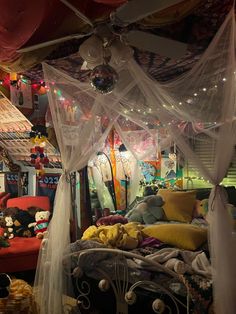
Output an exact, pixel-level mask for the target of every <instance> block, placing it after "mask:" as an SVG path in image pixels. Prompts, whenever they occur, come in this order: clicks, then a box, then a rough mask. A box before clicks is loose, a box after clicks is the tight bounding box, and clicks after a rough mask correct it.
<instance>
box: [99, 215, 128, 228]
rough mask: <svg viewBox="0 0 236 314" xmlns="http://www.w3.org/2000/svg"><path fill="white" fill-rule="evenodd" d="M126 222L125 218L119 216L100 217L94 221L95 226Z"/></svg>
mask: <svg viewBox="0 0 236 314" xmlns="http://www.w3.org/2000/svg"><path fill="white" fill-rule="evenodd" d="M127 222H128V220H127V218H125V217H123V216H121V215H109V216H105V217H101V218H99V219H98V220H97V221H96V226H97V227H99V226H111V225H115V224H117V223H121V224H126V223H127Z"/></svg>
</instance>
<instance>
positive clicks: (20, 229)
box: [14, 210, 35, 238]
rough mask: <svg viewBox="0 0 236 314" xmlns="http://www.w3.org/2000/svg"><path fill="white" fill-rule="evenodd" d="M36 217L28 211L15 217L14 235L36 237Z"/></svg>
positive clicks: (20, 212)
mask: <svg viewBox="0 0 236 314" xmlns="http://www.w3.org/2000/svg"><path fill="white" fill-rule="evenodd" d="M34 222H35V219H34V217H32V216H31V215H30V214H29V213H28V211H27V210H20V211H19V212H18V213H17V214H16V215H15V220H14V226H15V228H14V233H15V236H17V237H27V238H30V237H33V236H34V225H32V223H34Z"/></svg>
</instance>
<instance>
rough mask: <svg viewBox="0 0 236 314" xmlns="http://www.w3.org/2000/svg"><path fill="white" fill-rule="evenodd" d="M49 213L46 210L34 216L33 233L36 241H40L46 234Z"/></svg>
mask: <svg viewBox="0 0 236 314" xmlns="http://www.w3.org/2000/svg"><path fill="white" fill-rule="evenodd" d="M49 216H50V212H49V211H47V210H42V211H39V212H37V213H36V214H35V221H36V222H35V224H34V232H35V234H36V237H37V238H38V239H42V238H43V237H44V235H45V234H46V232H47V228H48V224H49Z"/></svg>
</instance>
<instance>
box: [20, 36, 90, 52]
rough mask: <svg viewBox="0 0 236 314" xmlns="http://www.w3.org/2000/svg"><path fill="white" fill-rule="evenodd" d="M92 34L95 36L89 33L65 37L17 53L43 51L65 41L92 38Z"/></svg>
mask: <svg viewBox="0 0 236 314" xmlns="http://www.w3.org/2000/svg"><path fill="white" fill-rule="evenodd" d="M92 34H93V32H89V33H86V34H73V35H68V36H64V37H61V38H57V39H53V40H49V41H45V42H43V43H39V44H36V45H32V46H29V47H25V48H21V49H18V50H17V52H19V53H24V52H29V51H34V50H37V49H41V48H45V47H49V46H52V45H56V44H60V43H63V42H65V41H68V40H71V39H79V38H83V37H87V36H90V35H92Z"/></svg>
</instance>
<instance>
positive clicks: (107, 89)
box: [90, 64, 119, 94]
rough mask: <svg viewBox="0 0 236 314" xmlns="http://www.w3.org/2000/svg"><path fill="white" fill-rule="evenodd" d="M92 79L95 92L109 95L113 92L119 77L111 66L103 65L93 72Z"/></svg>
mask: <svg viewBox="0 0 236 314" xmlns="http://www.w3.org/2000/svg"><path fill="white" fill-rule="evenodd" d="M90 79H91V85H92V86H93V88H94V89H95V90H97V91H98V92H100V93H102V94H109V93H111V92H112V91H113V89H114V87H115V85H116V82H117V81H118V79H119V76H118V74H117V72H116V71H115V70H114V69H113V68H112V67H111V66H110V65H108V64H101V65H98V66H96V67H95V68H94V69H93V70H92V72H91V75H90Z"/></svg>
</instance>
